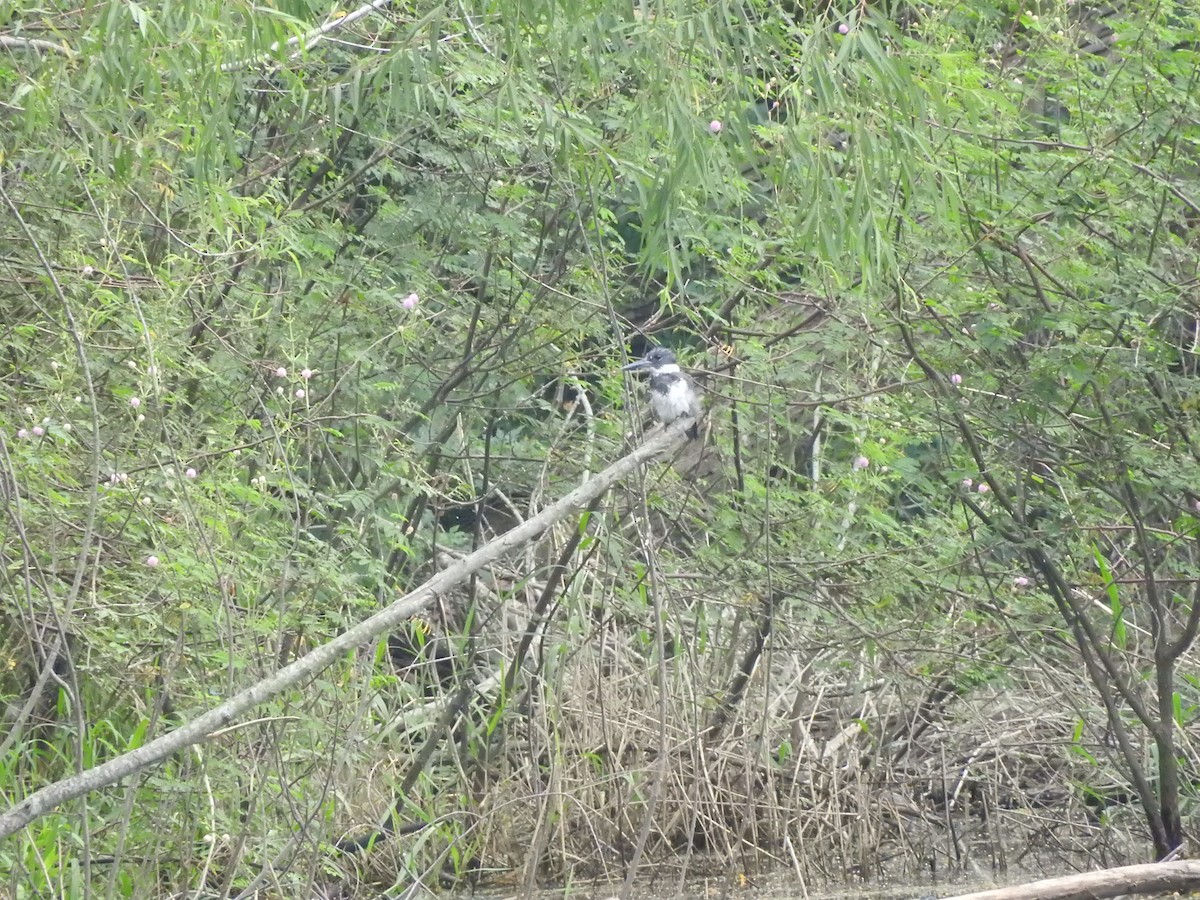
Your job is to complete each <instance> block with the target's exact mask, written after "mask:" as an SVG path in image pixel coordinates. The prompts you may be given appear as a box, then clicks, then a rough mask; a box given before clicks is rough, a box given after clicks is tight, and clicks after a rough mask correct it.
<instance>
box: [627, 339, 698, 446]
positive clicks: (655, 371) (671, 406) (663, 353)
mask: <svg viewBox="0 0 1200 900" xmlns="http://www.w3.org/2000/svg"><path fill="white" fill-rule="evenodd" d="M641 369H648V370H649V372H650V410H651V412H653V413H654V418H655V419H657V420H658V421H659V422H662V423H663V424H664V425H670V424H671V423H672V422H674V421H675V420H677V419H694V420H695V422H694V423H693V424H692V427H691V428H689V429H688V437H690V438H695V437H699V435H700V394H699V392H698V391H697V390H696V384H695V382H693V381H692V379H691V377H690V376H688V375H686V374H684V373H683V372H681V371H680V370H679V365H678V363H676V362H675V354H674V353H672V352H671V351H670V350H668V349H667V348H666V347H655V348H654V349H652V350H651V351H650V352H649V353H647V354H646V355H645V356H643V357H642V358H641V359H638V360H634V361H633V362H631V363H629V364H628V365H626V366H622V367H621V371H623V372H633V371H638V370H641Z"/></svg>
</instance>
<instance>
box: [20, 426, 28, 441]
mask: <svg viewBox="0 0 1200 900" xmlns="http://www.w3.org/2000/svg"><path fill="white" fill-rule="evenodd" d="M17 437H18V438H20V439H21V440H25V438H27V437H29V429H27V428H18V429H17Z"/></svg>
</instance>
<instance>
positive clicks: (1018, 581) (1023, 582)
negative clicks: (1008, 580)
mask: <svg viewBox="0 0 1200 900" xmlns="http://www.w3.org/2000/svg"><path fill="white" fill-rule="evenodd" d="M1013 585H1014V586H1015V587H1028V586H1029V579H1028V578H1026V577H1025V576H1024V575H1018V576H1017V577H1016V578H1014V579H1013Z"/></svg>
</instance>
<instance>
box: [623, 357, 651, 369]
mask: <svg viewBox="0 0 1200 900" xmlns="http://www.w3.org/2000/svg"><path fill="white" fill-rule="evenodd" d="M648 365H650V363H648V362H646V360H644V359H635V360H634V361H633V362H631V363H626V364H625V365H623V366H621V371H622V372H632V371H634V370H635V369H644V368H646V366H648Z"/></svg>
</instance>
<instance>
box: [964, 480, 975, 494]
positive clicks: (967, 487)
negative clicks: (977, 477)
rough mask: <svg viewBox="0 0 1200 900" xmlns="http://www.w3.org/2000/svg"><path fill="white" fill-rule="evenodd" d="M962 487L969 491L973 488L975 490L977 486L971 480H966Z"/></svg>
mask: <svg viewBox="0 0 1200 900" xmlns="http://www.w3.org/2000/svg"><path fill="white" fill-rule="evenodd" d="M962 486H963V487H965V488H966V489H967V490H968V491H969V490H970V489H971V488H973V487H974V486H975V482H974V481H972V480H971V479H970V478H964V479H963V480H962Z"/></svg>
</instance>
